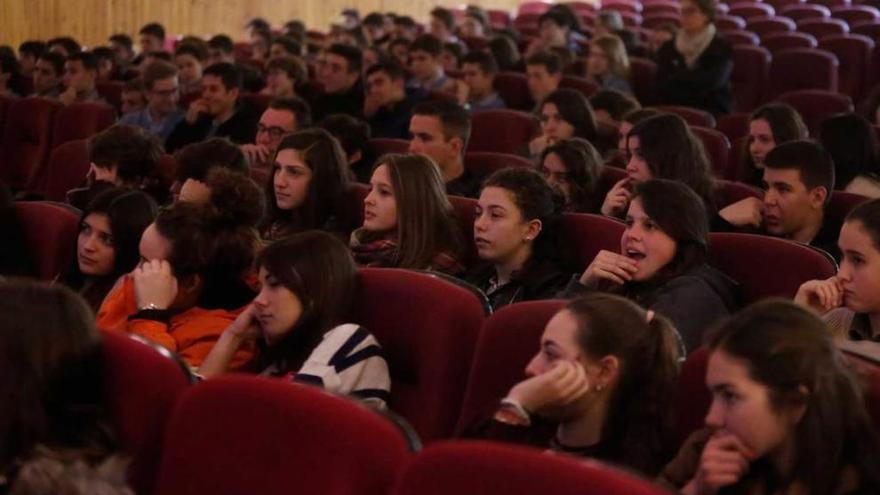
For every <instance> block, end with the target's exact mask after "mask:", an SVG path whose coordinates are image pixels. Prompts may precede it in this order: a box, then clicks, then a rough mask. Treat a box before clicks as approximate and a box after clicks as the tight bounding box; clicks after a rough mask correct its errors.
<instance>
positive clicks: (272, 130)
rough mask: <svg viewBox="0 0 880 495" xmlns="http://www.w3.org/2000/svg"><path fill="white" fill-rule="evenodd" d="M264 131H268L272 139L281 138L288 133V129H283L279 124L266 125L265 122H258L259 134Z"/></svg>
mask: <svg viewBox="0 0 880 495" xmlns="http://www.w3.org/2000/svg"><path fill="white" fill-rule="evenodd" d="M264 132H268V133H269V137H271V138H272V139H281V136H284V135H285V134H287V130H286V129H282V128H280V127H278V126H272V127H266V126H264V125H263V124H257V134H262V133H264Z"/></svg>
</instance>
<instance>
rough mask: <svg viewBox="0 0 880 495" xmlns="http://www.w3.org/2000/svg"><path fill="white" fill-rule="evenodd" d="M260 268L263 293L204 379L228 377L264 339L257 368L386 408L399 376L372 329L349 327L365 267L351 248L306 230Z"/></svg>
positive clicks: (278, 246)
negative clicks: (244, 352) (242, 353)
mask: <svg viewBox="0 0 880 495" xmlns="http://www.w3.org/2000/svg"><path fill="white" fill-rule="evenodd" d="M257 266H259V271H260V275H259V278H260V285H261V286H262V288H261V289H260V292H259V293H258V294H257V297H256V298H255V299H254V301H253V303H252V304H251V305H250V306H249V307H248V309H246V310H245V311H244V312H243V313H242V314H241V315H240V316H239V317H238V318H237V319H236V320H235V322H233V323H232V325H230V326H229V327H227V328H226V330H224V331H223V334H222V335H221V336H220V339H219V340H218V341H217V344H216V345H214V348H213V349H211V353H210V354H208V356H207V357H206V358H205V361H204V363H202V366H201V367H200V368H199V374H201V375H202V376H205V377H208V378H210V377H212V376H215V375H218V374H220V373H223V372H224V371H226V370H227V369H229V363H230V361H231V360H232V357H233V356H234V355H235V353H236V352H237V351H239V349H241V348H242V347H243V346H244V345H245V344H247V343H250V342H256V345H257V353H256V356H255V357H254V359H253V360H252V361H251V362H250V364H249V365H248V366H247V368H248V369H250V370H251V371H254V372H257V373H260V374H261V375H266V376H274V377H284V378H285V379H288V380H290V381H293V382H299V383H306V384H311V385H319V386H321V387H323V388H325V389H327V390H328V391H330V392H333V393H337V394H346V395H351V396H352V397H355V398H358V399H361V400H363V401H365V402H366V403H368V404H370V405H372V406H377V407H379V408H383V409H384V408H385V406H386V404H387V402H388V399H389V398H390V396H389V392H390V389H391V377H390V376H389V373H388V363H387V362H386V361H385V357H384V356H383V354H382V349H381V347H380V346H379V343H378V342H377V341H376V338H375V337H373V336H372V335H371V334H370V333H369V332H368V331H367V330H366V329H364V328H362V327H359V326H358V325H356V324H353V323H346V321H347V320H346V319H347V318H348V315H349V314H350V313H351V308H352V305H353V303H354V299H355V292H356V287H357V268H356V267H355V264H354V262H353V261H352V258H351V253H349V252H348V249H346V246H345V244H344V243H343V242H342V241H340V240H339V239H337V238H336V237H335V236H332V235H330V234H327V233H326V232H320V231H310V232H302V233H299V234H295V235H293V236H290V237H286V238H284V239H281V240H279V241H276V242H273V243H272V244H270V245H269V246H267V247H266V248H265V249H264V250H263V251H262V252H261V253H260V256H259V258H258V259H257Z"/></svg>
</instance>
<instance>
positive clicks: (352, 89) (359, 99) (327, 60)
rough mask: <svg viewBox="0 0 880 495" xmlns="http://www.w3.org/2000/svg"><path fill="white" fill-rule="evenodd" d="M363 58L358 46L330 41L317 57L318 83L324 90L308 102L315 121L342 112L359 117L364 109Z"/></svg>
mask: <svg viewBox="0 0 880 495" xmlns="http://www.w3.org/2000/svg"><path fill="white" fill-rule="evenodd" d="M362 66H363V58H362V55H361V50H360V48H357V47H354V46H348V45H341V44H338V43H337V44H333V45H330V46H329V47H328V48H326V49H324V51H323V52H321V56H320V58H319V59H318V73H317V79H318V83H320V84H321V86H323V88H324V92H323V93H322V94H320V95H316V96H315V97H314V98H313V99H312V100H311V101H309V104H310V105H311V107H312V115H313V116H314V118H315V120H316V121H320V120H321V119H323V118H324V117H326V116H328V115H330V114H335V113H344V114H348V115H351V116H353V117H360V116H361V115H362V113H363V111H364V87H363V84H362V82H361V67H362Z"/></svg>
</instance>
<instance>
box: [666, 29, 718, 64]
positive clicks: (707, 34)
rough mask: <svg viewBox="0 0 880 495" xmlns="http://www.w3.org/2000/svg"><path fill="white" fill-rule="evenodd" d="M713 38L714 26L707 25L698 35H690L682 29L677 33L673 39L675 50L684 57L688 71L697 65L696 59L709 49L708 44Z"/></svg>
mask: <svg viewBox="0 0 880 495" xmlns="http://www.w3.org/2000/svg"><path fill="white" fill-rule="evenodd" d="M714 38H715V25H714V24H709V25H708V26H706V29H703V30H702V31H700V32H699V33H696V34H693V35H690V34H687V33H686V32H685V31H684V30H683V29H682V30H680V31H679V32H678V35H676V37H675V49H676V50H678V52H679V53H681V54H682V56H684V61H685V63H686V64H687V66H688V69H693V68H694V66H695V65H696V64H697V59H699V58H700V55H702V54H703V52H704V51H706V48H708V47H709V43H712V40H713V39H714Z"/></svg>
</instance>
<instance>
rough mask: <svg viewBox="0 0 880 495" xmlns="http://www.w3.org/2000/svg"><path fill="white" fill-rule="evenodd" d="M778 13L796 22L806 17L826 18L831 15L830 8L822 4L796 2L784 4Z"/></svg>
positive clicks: (804, 19) (806, 18)
mask: <svg viewBox="0 0 880 495" xmlns="http://www.w3.org/2000/svg"><path fill="white" fill-rule="evenodd" d="M779 15H783V16H785V17H788V18H789V19H793V20H794V21H795V22H796V23H800V22H801V21H806V20H808V19H827V18H829V17H831V10H830V9H828V7H826V6H824V5H815V4H796V5H786V6H785V7H783V8H782V9H781V10H780V11H779Z"/></svg>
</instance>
